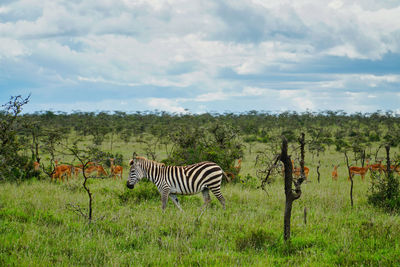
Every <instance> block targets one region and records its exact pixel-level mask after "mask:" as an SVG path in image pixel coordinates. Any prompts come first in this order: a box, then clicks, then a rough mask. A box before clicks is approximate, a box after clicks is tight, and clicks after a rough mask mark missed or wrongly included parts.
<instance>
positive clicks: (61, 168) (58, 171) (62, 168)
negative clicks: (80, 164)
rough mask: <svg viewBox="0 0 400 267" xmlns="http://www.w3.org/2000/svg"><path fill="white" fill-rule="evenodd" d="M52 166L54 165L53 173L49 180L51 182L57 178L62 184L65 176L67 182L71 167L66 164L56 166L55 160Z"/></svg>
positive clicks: (56, 161)
mask: <svg viewBox="0 0 400 267" xmlns="http://www.w3.org/2000/svg"><path fill="white" fill-rule="evenodd" d="M54 164H55V167H54V172H53V174H52V177H51V178H52V179H53V180H54V179H57V178H58V179H59V180H60V181H61V180H62V181H63V182H64V175H67V181H68V179H69V178H71V169H72V166H70V165H66V164H61V165H58V160H55V161H54Z"/></svg>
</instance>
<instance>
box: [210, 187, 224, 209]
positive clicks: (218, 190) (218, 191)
mask: <svg viewBox="0 0 400 267" xmlns="http://www.w3.org/2000/svg"><path fill="white" fill-rule="evenodd" d="M210 190H211V192H213V194H214V196H215V197H216V198H217V199H218V200H219V202H220V203H221V205H222V207H223V208H224V209H225V198H224V197H223V196H222V194H221V187H220V186H219V185H218V186H217V187H210Z"/></svg>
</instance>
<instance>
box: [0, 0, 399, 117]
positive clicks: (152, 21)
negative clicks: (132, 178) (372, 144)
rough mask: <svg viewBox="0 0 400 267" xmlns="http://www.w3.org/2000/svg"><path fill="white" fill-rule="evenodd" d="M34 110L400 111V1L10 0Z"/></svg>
mask: <svg viewBox="0 0 400 267" xmlns="http://www.w3.org/2000/svg"><path fill="white" fill-rule="evenodd" d="M29 94H31V97H30V102H29V104H27V105H26V106H25V107H24V111H25V112H29V113H33V112H36V111H45V110H51V111H63V112H68V113H69V112H76V111H94V112H99V111H115V110H118V111H125V112H136V111H155V110H158V111H167V112H171V113H187V112H189V113H204V112H217V113H224V112H235V113H239V112H246V111H250V110H258V111H271V112H282V111H296V112H304V111H313V112H318V111H323V110H343V111H345V112H347V113H354V112H363V113H366V112H375V111H377V110H383V111H386V110H392V111H394V112H396V113H399V114H400V1H398V0H376V1H374V0H362V1H361V0H360V1H357V0H351V1H350V0H296V1H291V0H279V1H276V0H235V1H223V0H187V1H186V0H85V1H80V0H0V104H4V103H6V102H7V101H8V100H9V98H10V97H11V96H15V95H22V96H27V95H29Z"/></svg>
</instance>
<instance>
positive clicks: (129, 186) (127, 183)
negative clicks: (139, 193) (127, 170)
mask: <svg viewBox="0 0 400 267" xmlns="http://www.w3.org/2000/svg"><path fill="white" fill-rule="evenodd" d="M126 187H128V188H129V189H133V188H134V187H135V185H134V184H130V183H129V181H128V182H126Z"/></svg>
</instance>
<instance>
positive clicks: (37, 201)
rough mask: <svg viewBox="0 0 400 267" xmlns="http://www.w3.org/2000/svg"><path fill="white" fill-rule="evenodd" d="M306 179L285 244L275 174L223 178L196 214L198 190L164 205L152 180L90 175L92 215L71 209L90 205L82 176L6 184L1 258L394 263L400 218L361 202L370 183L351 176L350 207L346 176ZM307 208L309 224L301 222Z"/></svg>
mask: <svg viewBox="0 0 400 267" xmlns="http://www.w3.org/2000/svg"><path fill="white" fill-rule="evenodd" d="M323 174H324V175H323V177H322V179H321V183H320V184H318V183H317V182H316V181H315V180H314V179H313V177H311V181H312V182H309V183H306V184H304V185H303V195H302V197H301V198H300V199H299V200H297V201H295V203H294V208H293V212H292V240H291V243H290V244H285V243H284V242H283V237H282V232H283V208H284V194H283V184H282V182H281V179H280V180H279V181H278V182H276V183H274V184H272V185H271V186H270V187H268V194H266V193H265V192H263V191H261V190H260V189H254V188H248V187H244V186H242V185H240V184H237V185H226V186H224V187H223V189H222V192H223V194H224V196H225V198H226V202H227V209H226V210H223V209H222V208H221V206H220V204H219V202H218V201H217V200H216V199H215V198H214V197H212V200H213V201H212V204H211V206H210V208H209V209H208V210H207V211H206V212H205V213H204V214H203V216H202V217H201V219H200V220H197V218H198V216H199V214H200V210H201V205H202V203H203V201H202V198H201V196H200V195H196V196H187V197H180V200H181V202H182V203H181V205H182V207H183V209H184V210H185V212H179V211H178V210H177V209H176V208H175V207H174V205H173V204H172V202H171V201H169V203H168V207H167V209H166V211H165V213H163V212H162V211H161V203H160V198H159V195H158V193H157V192H156V189H155V188H154V187H153V185H152V184H150V183H146V182H142V183H141V184H139V185H138V186H137V187H136V188H135V189H134V190H129V189H127V188H126V187H125V181H124V180H122V181H121V180H116V181H115V180H112V179H104V180H91V181H90V184H89V186H90V188H91V190H92V192H93V196H94V212H93V214H94V217H95V219H97V220H96V221H95V222H94V223H92V224H88V223H87V221H86V220H85V219H84V218H83V217H81V216H79V215H77V214H76V213H74V212H72V211H71V210H69V209H67V204H69V203H72V204H75V205H79V206H80V207H82V208H86V207H87V204H88V203H87V196H86V193H85V192H84V191H83V190H82V188H81V184H80V183H81V181H76V180H74V181H70V182H69V183H65V184H60V183H50V182H48V181H31V182H25V183H22V184H19V185H17V184H12V183H3V184H1V187H0V265H2V266H8V265H11V266H12V265H18V266H38V265H39V266H50V265H51V266H52V265H66V266H71V265H97V266H104V265H108V266H110V265H111V266H125V265H157V266H158V265H163V266H168V265H171V266H172V265H185V266H186V265H189V266H190V265H195V266H197V265H224V266H230V265H243V266H248V265H256V266H265V265H289V266H310V265H311V266H317V265H344V266H346V265H367V266H368V265H372V266H394V265H398V264H400V243H399V240H400V219H399V217H398V215H390V214H386V213H384V212H382V211H380V210H378V209H375V208H373V207H371V206H369V205H368V204H367V203H366V193H367V190H368V182H361V181H360V179H359V178H358V179H357V178H356V181H355V192H354V199H355V203H354V208H351V207H350V200H349V194H348V193H349V183H348V182H347V178H345V177H344V176H343V175H342V177H340V179H339V181H337V182H334V181H331V179H330V177H329V176H328V175H329V172H328V169H326V170H324V171H323ZM304 207H307V209H308V217H307V225H304V222H303V210H304Z"/></svg>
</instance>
